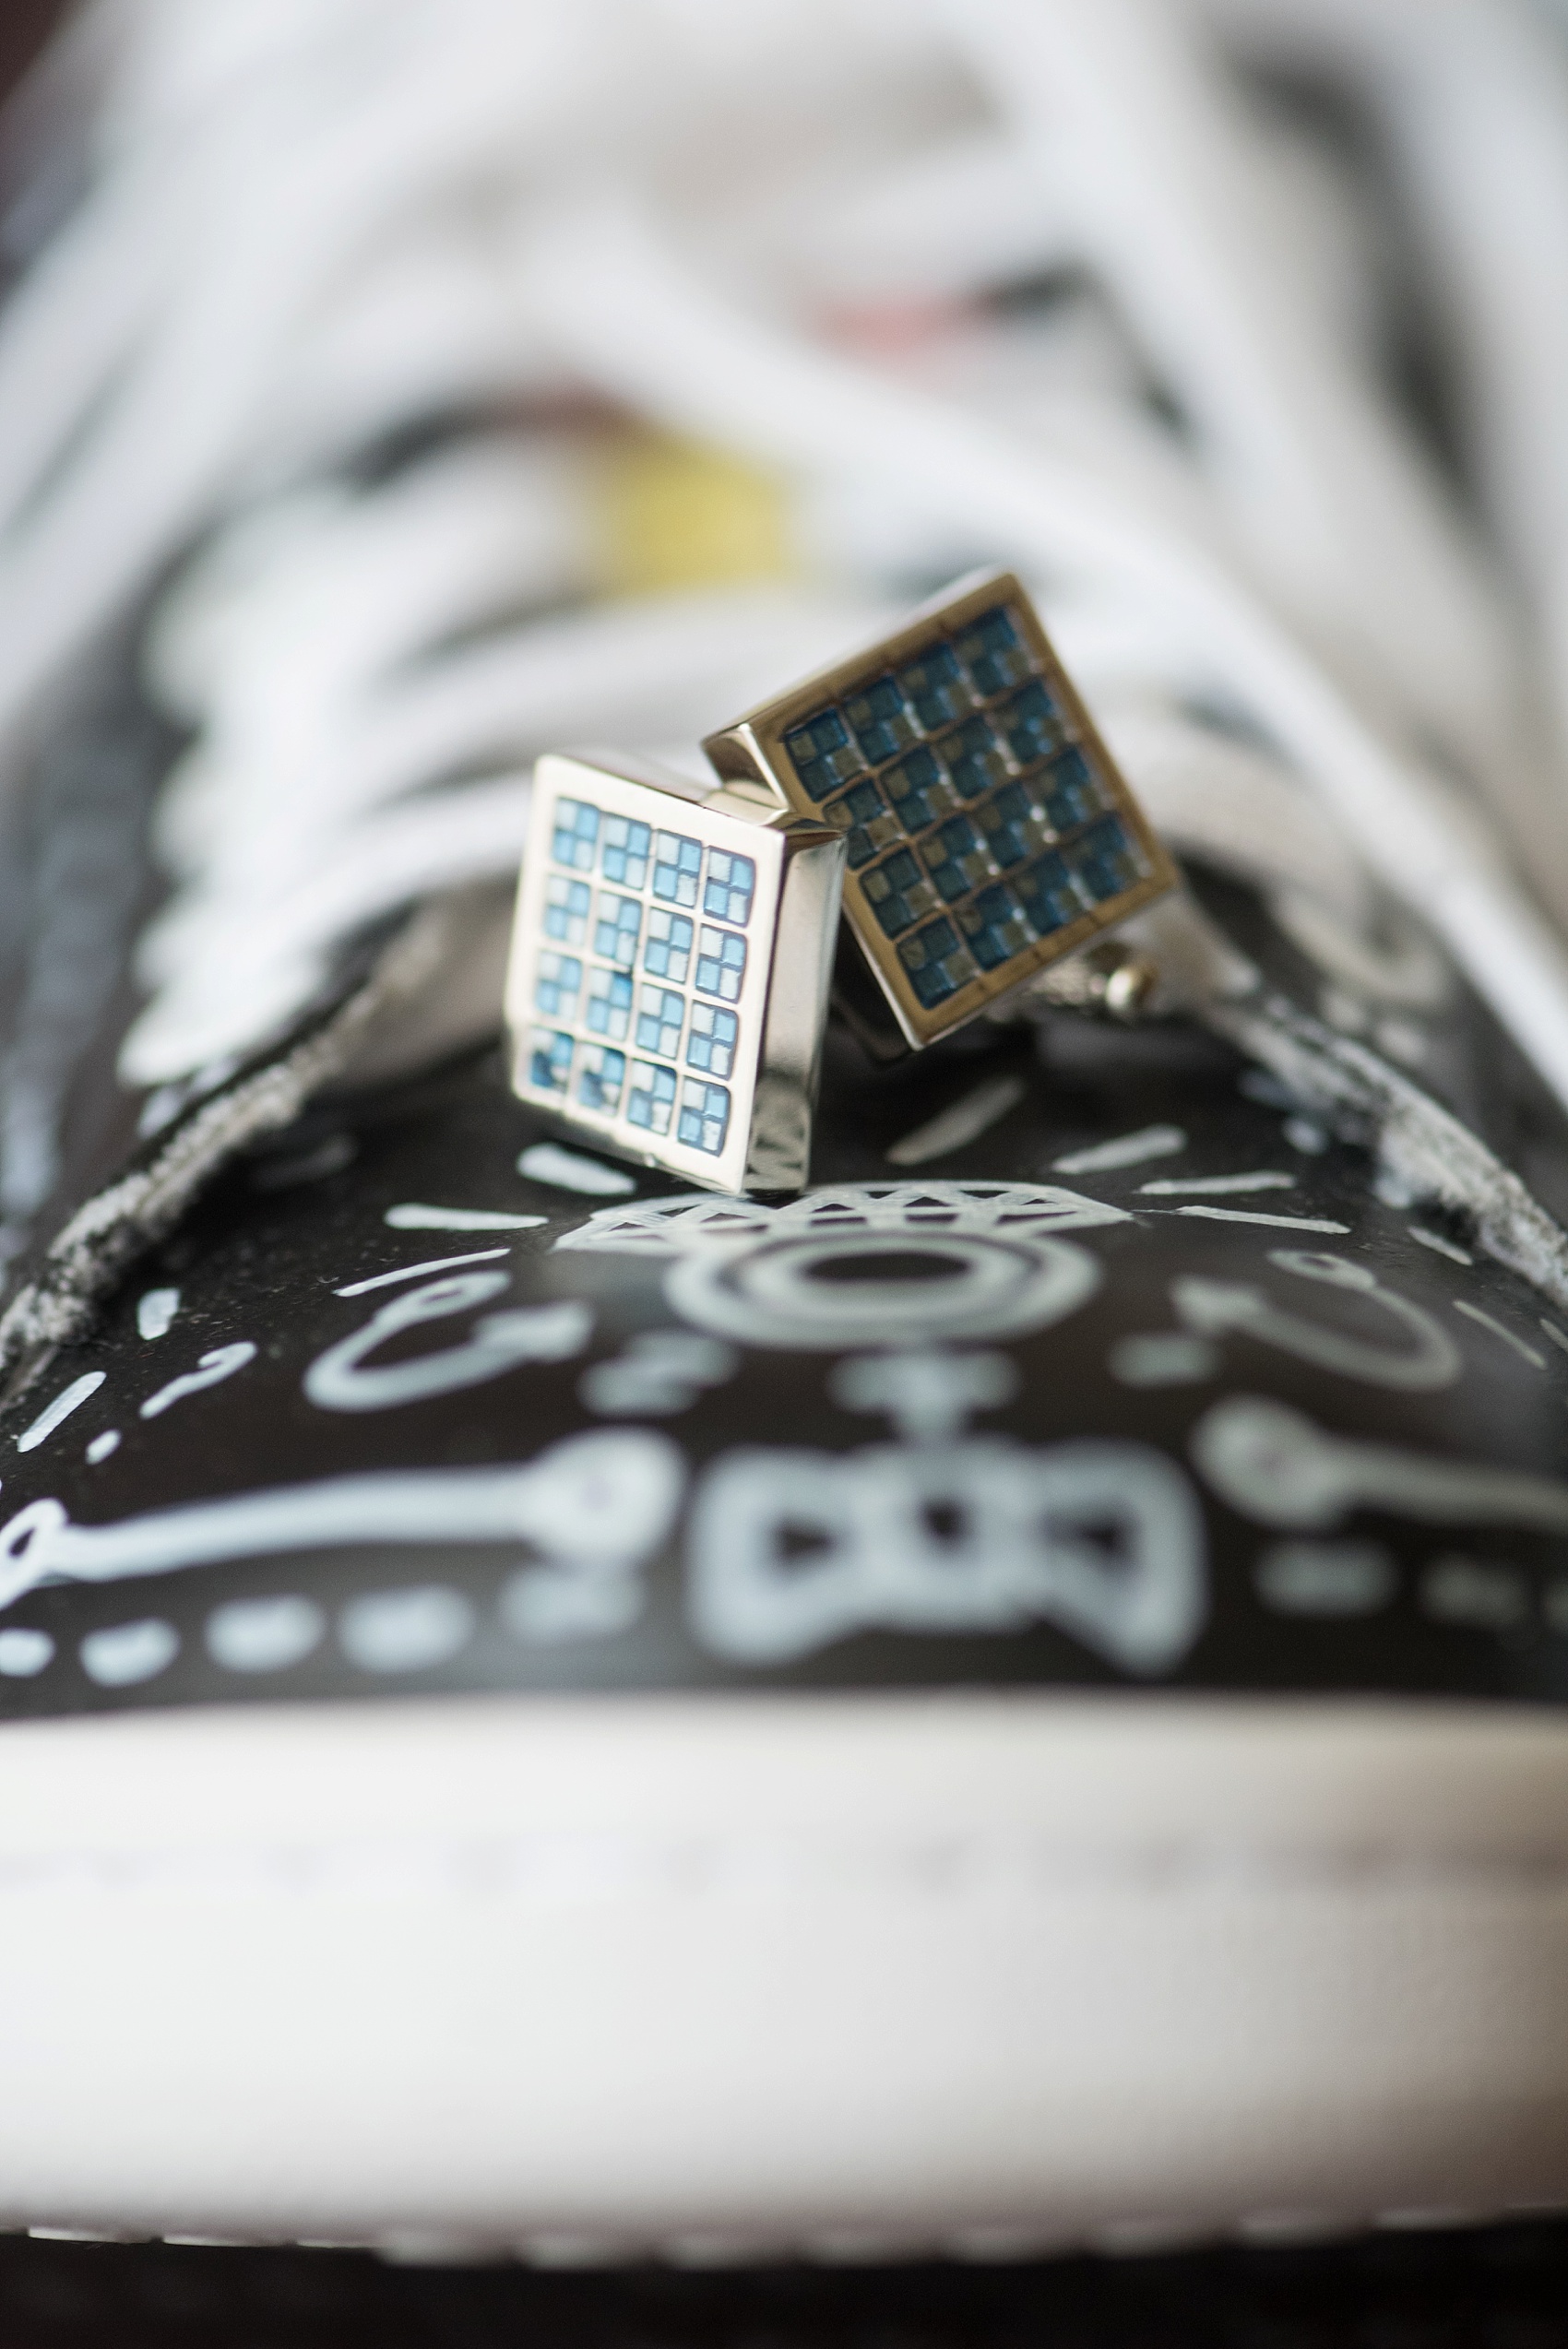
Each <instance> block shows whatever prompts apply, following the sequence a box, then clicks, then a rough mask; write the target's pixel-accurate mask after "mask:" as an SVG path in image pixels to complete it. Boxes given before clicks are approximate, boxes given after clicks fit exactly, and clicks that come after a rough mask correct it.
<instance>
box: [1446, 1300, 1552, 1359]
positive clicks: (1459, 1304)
mask: <svg viewBox="0 0 1568 2349" xmlns="http://www.w3.org/2000/svg"><path fill="white" fill-rule="evenodd" d="M1454 1311H1455V1312H1456V1313H1463V1314H1464V1316H1465V1319H1466V1320H1467V1322H1477V1323H1479V1325H1480V1327H1481V1328H1482V1329H1483V1330H1490V1331H1491V1334H1492V1335H1493V1337H1500V1338H1501V1339H1502V1340H1503V1345H1504V1346H1511V1347H1513V1348H1514V1351H1515V1354H1517V1355H1518V1356H1520V1358H1522V1359H1523V1360H1524V1361H1526V1362H1528V1363H1529V1364H1530V1366H1531V1368H1532V1369H1534V1370H1545V1368H1546V1356H1545V1355H1544V1354H1538V1353H1537V1351H1536V1349H1535V1347H1533V1346H1526V1343H1525V1341H1524V1339H1523V1338H1522V1337H1515V1335H1514V1333H1513V1331H1512V1330H1510V1329H1504V1327H1503V1323H1501V1322H1495V1321H1493V1319H1492V1317H1491V1314H1490V1313H1483V1312H1482V1311H1481V1309H1480V1307H1479V1305H1471V1304H1469V1303H1467V1300H1466V1299H1464V1298H1463V1297H1456V1298H1455V1300H1454Z"/></svg>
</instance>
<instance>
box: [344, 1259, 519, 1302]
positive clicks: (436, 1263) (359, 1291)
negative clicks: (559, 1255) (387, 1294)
mask: <svg viewBox="0 0 1568 2349" xmlns="http://www.w3.org/2000/svg"><path fill="white" fill-rule="evenodd" d="M510 1254H511V1250H510V1249H509V1248H470V1249H469V1252H468V1254H467V1255H466V1256H427V1257H426V1258H425V1260H424V1262H423V1263H422V1264H404V1265H402V1266H401V1267H400V1269H399V1270H398V1271H397V1272H391V1273H373V1274H372V1275H371V1276H370V1278H369V1279H368V1280H351V1281H350V1283H349V1285H348V1287H346V1288H335V1289H334V1290H333V1292H332V1294H333V1296H334V1297H368V1296H369V1295H370V1293H371V1291H372V1289H373V1288H397V1287H399V1286H400V1284H401V1283H402V1282H404V1281H406V1280H422V1279H423V1278H424V1276H425V1275H426V1273H449V1272H451V1271H453V1270H454V1269H455V1268H456V1267H457V1265H459V1264H493V1263H494V1262H495V1259H496V1258H497V1256H509V1255H510Z"/></svg>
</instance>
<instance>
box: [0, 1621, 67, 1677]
mask: <svg viewBox="0 0 1568 2349" xmlns="http://www.w3.org/2000/svg"><path fill="white" fill-rule="evenodd" d="M53 1660H54V1643H53V1640H52V1639H51V1638H50V1636H49V1634H48V1632H47V1631H22V1630H21V1629H20V1628H19V1627H18V1629H17V1630H16V1631H0V1679H3V1680H35V1679H37V1678H38V1675H39V1674H40V1673H41V1672H42V1670H43V1669H44V1667H45V1666H46V1665H49V1664H52V1663H53Z"/></svg>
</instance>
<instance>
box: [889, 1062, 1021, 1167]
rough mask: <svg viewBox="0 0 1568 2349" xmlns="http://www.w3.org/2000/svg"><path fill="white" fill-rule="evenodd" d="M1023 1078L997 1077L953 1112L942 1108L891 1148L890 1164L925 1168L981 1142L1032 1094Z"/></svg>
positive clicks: (970, 1094)
mask: <svg viewBox="0 0 1568 2349" xmlns="http://www.w3.org/2000/svg"><path fill="white" fill-rule="evenodd" d="M1027 1091H1028V1086H1026V1085H1025V1083H1024V1080H1023V1078H1022V1077H1021V1076H998V1077H993V1078H992V1081H991V1083H990V1084H989V1085H980V1086H976V1087H975V1090H974V1091H973V1092H972V1093H968V1094H966V1095H965V1097H964V1098H963V1099H962V1100H961V1101H955V1102H954V1103H953V1105H952V1107H951V1108H950V1109H941V1110H939V1111H938V1112H937V1114H936V1116H935V1117H933V1118H928V1119H927V1121H926V1122H925V1123H924V1125H918V1126H916V1127H915V1128H914V1130H913V1132H912V1133H906V1134H905V1136H904V1137H903V1140H902V1141H900V1142H895V1143H893V1144H892V1145H891V1146H890V1147H889V1149H888V1152H887V1163H888V1165H889V1166H891V1167H923V1166H925V1165H927V1164H928V1163H929V1162H930V1161H931V1160H932V1158H944V1157H947V1155H948V1153H949V1152H950V1151H953V1150H961V1149H962V1148H963V1147H964V1145H965V1144H966V1143H968V1142H977V1141H978V1140H979V1139H980V1135H981V1134H982V1133H989V1132H990V1130H991V1128H992V1126H993V1125H997V1124H999V1123H1000V1122H1001V1121H1002V1120H1003V1119H1004V1117H1005V1116H1006V1115H1007V1112H1008V1110H1009V1109H1016V1108H1017V1106H1018V1103H1019V1102H1020V1101H1021V1100H1022V1099H1023V1097H1024V1095H1025V1093H1026V1092H1027Z"/></svg>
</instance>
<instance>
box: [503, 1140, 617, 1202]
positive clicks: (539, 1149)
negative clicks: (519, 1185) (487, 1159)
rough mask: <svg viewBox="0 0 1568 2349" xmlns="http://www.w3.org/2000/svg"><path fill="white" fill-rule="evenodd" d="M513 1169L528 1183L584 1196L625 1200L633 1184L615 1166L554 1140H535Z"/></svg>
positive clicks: (586, 1197)
mask: <svg viewBox="0 0 1568 2349" xmlns="http://www.w3.org/2000/svg"><path fill="white" fill-rule="evenodd" d="M517 1172H518V1173H519V1174H520V1175H527V1177H528V1179H529V1181H530V1182H544V1183H548V1184H549V1185H550V1187H551V1189H552V1191H575V1192H577V1193H578V1195H579V1196H580V1197H582V1198H585V1199H629V1198H630V1197H631V1195H632V1193H633V1192H634V1191H635V1190H636V1187H637V1186H636V1182H635V1181H634V1180H632V1177H631V1176H630V1175H629V1174H623V1173H622V1171H621V1169H620V1168H619V1167H607V1166H606V1165H605V1163H604V1161H603V1159H602V1158H585V1157H582V1156H581V1154H580V1153H579V1152H577V1151H576V1150H563V1148H562V1147H561V1145H560V1144H559V1143H558V1142H536V1143H535V1144H534V1145H533V1147H532V1148H531V1149H529V1150H525V1151H524V1152H523V1155H522V1157H520V1158H519V1159H518V1160H517Z"/></svg>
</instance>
